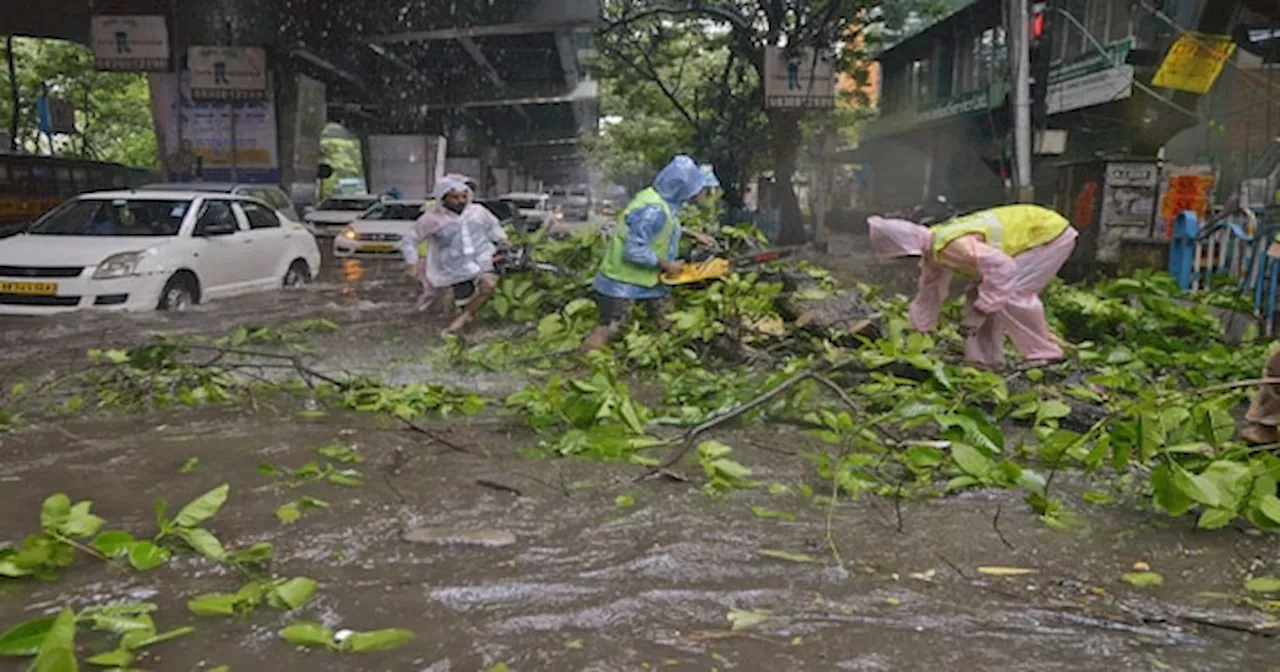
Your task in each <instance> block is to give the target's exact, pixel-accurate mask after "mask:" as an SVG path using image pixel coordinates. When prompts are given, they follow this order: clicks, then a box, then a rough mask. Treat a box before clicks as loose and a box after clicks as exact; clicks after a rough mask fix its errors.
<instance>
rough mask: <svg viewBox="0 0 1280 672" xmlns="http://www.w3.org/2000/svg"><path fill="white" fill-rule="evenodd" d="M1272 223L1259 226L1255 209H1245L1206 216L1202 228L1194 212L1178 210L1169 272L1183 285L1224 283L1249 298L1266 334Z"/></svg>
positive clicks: (1276, 272)
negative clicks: (1223, 214)
mask: <svg viewBox="0 0 1280 672" xmlns="http://www.w3.org/2000/svg"><path fill="white" fill-rule="evenodd" d="M1278 229H1280V227H1277V225H1276V224H1274V223H1266V224H1263V225H1262V226H1259V225H1258V221H1257V217H1256V215H1254V213H1253V211H1251V210H1248V209H1241V210H1239V211H1236V212H1234V213H1230V214H1228V215H1227V216H1225V217H1220V218H1218V219H1217V220H1213V221H1210V222H1209V224H1208V226H1206V227H1204V228H1203V229H1202V228H1200V221H1199V218H1197V217H1196V214H1195V213H1194V212H1192V211H1190V210H1184V211H1183V212H1180V213H1178V216H1177V217H1176V218H1175V219H1174V223H1173V238H1172V240H1171V241H1170V243H1169V246H1170V247H1169V272H1170V273H1171V274H1172V275H1173V277H1174V279H1175V280H1177V282H1178V286H1179V287H1181V288H1182V289H1184V290H1187V291H1198V290H1208V289H1212V288H1213V285H1214V283H1215V282H1216V283H1224V282H1225V283H1229V284H1230V286H1233V287H1234V288H1235V289H1236V290H1237V291H1238V292H1239V293H1240V294H1242V295H1244V296H1246V297H1251V298H1252V300H1253V309H1254V313H1255V314H1256V315H1257V316H1258V317H1260V318H1262V320H1263V322H1264V329H1265V332H1266V334H1268V335H1271V334H1274V333H1275V314H1276V289H1277V284H1280V257H1271V256H1269V255H1268V254H1267V253H1268V250H1269V248H1270V247H1271V243H1272V242H1273V241H1274V240H1275V239H1276V233H1277V231H1278Z"/></svg>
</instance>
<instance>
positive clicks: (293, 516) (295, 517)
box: [276, 502, 302, 525]
mask: <svg viewBox="0 0 1280 672" xmlns="http://www.w3.org/2000/svg"><path fill="white" fill-rule="evenodd" d="M276 518H277V519H279V521H280V522H281V523H284V524H285V525H291V524H293V523H296V522H298V521H299V520H300V519H301V518H302V511H301V510H299V509H298V503H297V502H289V503H288V504H283V505H281V506H280V508H278V509H276Z"/></svg>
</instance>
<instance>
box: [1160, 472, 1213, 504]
mask: <svg viewBox="0 0 1280 672" xmlns="http://www.w3.org/2000/svg"><path fill="white" fill-rule="evenodd" d="M1172 476H1173V478H1172V482H1173V487H1175V488H1177V489H1178V491H1179V492H1181V493H1182V494H1183V495H1185V496H1186V497H1187V498H1189V499H1191V500H1192V501H1194V502H1197V503H1200V504H1204V505H1205V506H1220V505H1221V504H1222V493H1220V492H1218V488H1217V486H1215V485H1214V483H1213V481H1211V480H1209V479H1207V478H1205V477H1203V476H1197V475H1196V474H1193V473H1191V472H1189V471H1187V470H1186V469H1184V468H1182V467H1178V466H1175V467H1174V469H1173V475H1172Z"/></svg>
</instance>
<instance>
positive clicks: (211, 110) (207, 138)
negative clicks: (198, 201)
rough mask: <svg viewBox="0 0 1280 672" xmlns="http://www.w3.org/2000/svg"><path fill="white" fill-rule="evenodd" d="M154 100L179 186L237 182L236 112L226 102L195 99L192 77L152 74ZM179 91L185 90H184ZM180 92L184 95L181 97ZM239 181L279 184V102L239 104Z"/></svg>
mask: <svg viewBox="0 0 1280 672" xmlns="http://www.w3.org/2000/svg"><path fill="white" fill-rule="evenodd" d="M149 79H150V83H151V101H152V110H153V114H154V115H156V119H155V122H156V135H157V139H158V140H160V141H161V142H163V147H164V149H163V153H164V163H165V167H166V168H167V169H168V170H169V179H170V180H172V181H174V182H191V181H194V180H195V179H196V178H197V173H198V172H202V174H203V175H202V179H203V180H204V181H205V182H230V181H232V170H231V165H232V159H233V157H232V152H231V110H232V107H233V105H232V104H231V103H227V102H211V101H199V100H193V99H192V98H191V85H190V79H189V75H188V73H186V72H183V73H182V74H181V75H175V74H164V75H151V76H150V78H149ZM179 87H180V88H179ZM179 91H180V92H179ZM235 107H236V108H237V110H236V124H235V136H236V143H235V144H236V152H235V156H234V160H235V164H236V170H235V181H236V182H252V183H256V184H276V185H278V184H279V183H280V163H279V156H278V154H279V148H278V140H277V138H278V134H277V129H276V113H275V109H276V106H275V99H274V96H272V95H271V94H270V92H269V91H268V94H267V98H266V100H261V101H253V102H243V103H237V104H236V105H235Z"/></svg>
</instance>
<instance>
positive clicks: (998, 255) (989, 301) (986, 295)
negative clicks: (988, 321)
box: [973, 241, 1018, 315]
mask: <svg viewBox="0 0 1280 672" xmlns="http://www.w3.org/2000/svg"><path fill="white" fill-rule="evenodd" d="M973 251H974V256H975V257H976V260H977V267H978V275H980V276H981V277H982V282H980V283H979V284H978V300H977V301H974V302H973V307H974V309H976V310H977V311H978V312H981V313H985V314H988V315H989V314H991V313H996V312H1000V310H1001V309H1002V308H1004V306H1005V304H1007V303H1009V300H1010V299H1012V298H1013V296H1014V294H1015V293H1017V289H1018V283H1017V278H1018V262H1016V261H1014V260H1013V257H1010V256H1009V255H1007V254H1005V253H1004V252H1001V251H1000V250H997V249H996V248H994V247H991V246H990V245H986V244H984V243H979V242H976V241H975V242H974V244H973Z"/></svg>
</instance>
